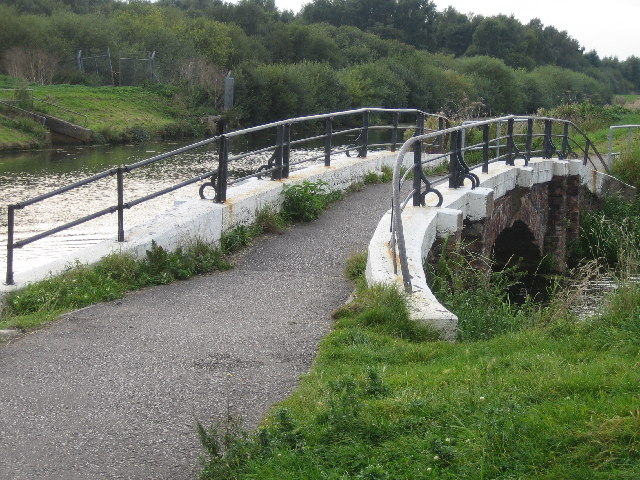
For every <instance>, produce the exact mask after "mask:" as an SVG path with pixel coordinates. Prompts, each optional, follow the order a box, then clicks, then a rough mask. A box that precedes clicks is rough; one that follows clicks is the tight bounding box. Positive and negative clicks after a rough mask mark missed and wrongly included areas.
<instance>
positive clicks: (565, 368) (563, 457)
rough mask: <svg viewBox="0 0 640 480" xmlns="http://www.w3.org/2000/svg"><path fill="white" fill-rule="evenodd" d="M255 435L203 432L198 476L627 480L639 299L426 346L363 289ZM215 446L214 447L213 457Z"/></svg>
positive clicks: (633, 458) (625, 294)
mask: <svg viewBox="0 0 640 480" xmlns="http://www.w3.org/2000/svg"><path fill="white" fill-rule="evenodd" d="M337 317H338V318H337V320H336V324H335V327H334V329H333V332H332V333H331V334H330V335H328V336H327V337H326V338H325V339H324V340H323V342H322V344H321V346H320V349H319V352H318V355H317V358H316V361H315V363H314V366H313V368H312V370H311V372H310V373H309V374H308V375H306V376H305V377H304V378H303V379H302V382H301V385H300V387H299V388H298V389H297V390H296V391H295V392H294V394H293V395H292V396H291V397H290V398H288V399H287V400H285V401H284V402H282V403H281V404H280V405H279V406H278V407H277V408H276V409H275V411H274V413H273V414H272V415H271V416H270V417H269V418H268V419H267V420H266V422H265V424H264V425H263V426H262V427H261V428H260V429H258V430H257V431H256V432H255V433H253V434H247V433H238V431H237V430H236V434H235V435H234V434H229V432H230V430H229V429H225V431H226V432H227V434H226V435H222V436H220V435H219V433H220V432H221V431H222V427H220V426H219V427H212V428H209V429H205V428H203V427H202V426H201V425H200V428H199V430H200V435H201V438H202V440H203V445H204V447H205V457H203V460H202V461H203V471H202V473H201V478H202V479H214V478H215V479H231V478H233V479H243V478H245V479H250V478H260V479H299V478H305V479H326V478H332V479H343V478H360V479H418V478H443V479H474V480H475V479H480V478H485V479H488V478H503V479H506V478H514V479H515V478H530V479H534V478H535V479H543V478H548V479H552V478H553V479H556V478H566V479H569V478H575V479H578V478H602V479H605V478H606V479H611V478H620V479H622V478H629V479H631V478H637V476H638V475H639V474H640V433H639V432H640V411H639V410H638V401H639V400H640V387H639V384H640V383H639V381H640V373H639V370H638V369H637V363H638V361H640V354H639V353H638V352H639V348H638V347H640V340H639V339H640V335H638V334H639V333H640V318H639V317H640V289H639V288H638V287H637V286H636V287H631V288H626V289H623V290H620V291H618V293H617V294H616V295H615V296H614V297H613V298H612V299H611V301H610V306H609V308H608V313H607V314H606V315H603V316H601V317H598V318H593V319H591V320H588V321H582V322H576V321H575V320H574V319H572V318H570V317H562V318H554V319H553V321H551V322H547V323H545V324H538V325H534V326H531V327H529V328H524V329H521V330H519V331H517V332H510V333H506V334H502V335H497V336H495V337H494V338H491V339H488V340H478V341H466V342H461V343H459V344H449V343H444V342H438V341H433V334H432V332H431V331H430V330H429V329H428V328H424V327H421V326H420V325H418V324H415V323H413V322H410V321H408V315H407V310H406V305H405V304H404V298H403V297H402V296H401V295H399V294H398V293H397V292H396V291H395V290H394V289H392V288H387V287H380V286H378V287H374V288H372V289H369V290H365V291H363V292H361V294H360V296H359V297H358V299H357V300H356V301H355V302H354V303H353V304H351V305H350V306H348V307H345V308H343V309H341V310H340V311H339V312H338V313H337ZM212 447H213V448H212Z"/></svg>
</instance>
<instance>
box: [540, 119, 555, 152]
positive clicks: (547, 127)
mask: <svg viewBox="0 0 640 480" xmlns="http://www.w3.org/2000/svg"><path fill="white" fill-rule="evenodd" d="M552 131H553V127H552V124H551V120H545V121H544V148H543V154H542V158H551V156H552V155H553V152H552V149H551V142H552V140H551V132H552Z"/></svg>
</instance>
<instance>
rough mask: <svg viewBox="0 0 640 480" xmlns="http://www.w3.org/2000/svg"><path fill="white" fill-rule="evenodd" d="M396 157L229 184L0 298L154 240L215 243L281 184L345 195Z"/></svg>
mask: <svg viewBox="0 0 640 480" xmlns="http://www.w3.org/2000/svg"><path fill="white" fill-rule="evenodd" d="M396 157H397V154H396V153H392V152H379V153H371V154H369V155H368V156H367V157H366V158H349V157H346V156H345V157H342V158H335V159H332V160H331V166H330V167H325V166H324V165H322V164H315V165H312V166H309V167H306V168H303V169H300V170H296V171H293V172H291V173H290V176H289V178H288V179H283V180H279V181H271V180H267V179H265V180H258V179H257V178H251V179H249V180H248V181H246V182H244V183H242V184H238V185H234V186H232V187H230V188H229V189H228V190H227V201H226V202H225V203H223V204H220V203H214V202H213V201H211V200H201V199H190V200H185V201H177V202H176V205H175V206H174V207H173V208H170V209H169V210H167V211H165V212H163V213H161V214H159V215H157V216H156V217H154V218H152V219H150V220H149V221H147V222H146V223H144V224H143V225H140V226H136V227H133V228H131V229H130V230H127V231H126V232H125V241H124V242H121V243H119V242H117V241H115V238H114V239H113V240H107V241H104V242H101V243H98V244H96V245H93V246H90V247H87V248H85V249H83V250H80V251H78V252H75V253H73V254H72V255H69V256H67V257H65V258H62V259H60V260H56V261H54V262H51V263H47V264H45V265H42V266H40V267H37V268H34V269H31V270H28V271H20V270H19V267H20V265H19V263H18V262H19V260H18V261H17V262H16V266H17V267H18V270H17V272H16V273H15V275H14V279H15V285H4V284H2V285H0V296H2V294H3V293H6V292H10V291H13V290H16V289H19V288H22V287H23V286H24V285H26V284H28V283H32V282H35V281H38V280H42V279H44V278H46V277H48V276H51V275H55V274H57V273H60V272H62V271H63V270H65V269H66V268H68V267H69V266H70V265H73V264H74V263H76V262H79V263H81V264H92V263H95V262H97V261H98V260H99V259H101V258H102V257H104V256H106V255H108V254H110V253H112V252H131V253H133V254H134V255H137V256H143V255H144V254H145V252H146V251H147V250H149V249H150V248H151V242H152V241H155V242H156V243H157V244H158V245H160V246H161V247H163V248H165V249H167V250H170V251H172V250H175V249H176V248H178V247H179V246H183V245H185V243H186V242H188V241H189V240H192V239H194V238H198V239H201V240H203V241H206V242H209V243H213V244H216V243H217V242H219V240H220V237H221V235H222V234H223V233H224V232H226V231H228V230H230V229H232V228H234V227H237V226H239V225H248V224H251V223H253V222H254V221H255V218H256V214H257V213H258V212H259V211H260V210H262V209H263V208H265V207H267V208H274V209H276V210H279V209H280V207H281V205H282V201H283V196H282V187H283V185H294V184H300V183H302V182H304V181H311V182H314V181H318V180H322V181H324V182H327V184H328V187H329V189H331V190H345V189H347V188H348V187H349V186H351V185H352V184H354V183H357V182H361V181H363V180H364V178H365V176H366V175H367V173H369V172H380V171H381V169H382V167H390V168H392V167H393V165H395V162H396ZM405 163H406V164H407V166H411V165H412V164H413V154H412V153H411V154H408V155H406V157H405Z"/></svg>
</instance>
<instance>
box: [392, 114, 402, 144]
mask: <svg viewBox="0 0 640 480" xmlns="http://www.w3.org/2000/svg"><path fill="white" fill-rule="evenodd" d="M399 118H400V113H398V112H395V113H394V114H393V130H392V131H391V151H392V152H395V151H396V147H397V146H398V121H399Z"/></svg>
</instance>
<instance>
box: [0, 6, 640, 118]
mask: <svg viewBox="0 0 640 480" xmlns="http://www.w3.org/2000/svg"><path fill="white" fill-rule="evenodd" d="M107 49H108V50H107ZM78 52H82V53H81V55H82V57H83V59H84V60H83V61H84V72H80V71H79V68H78V59H77V58H76V56H77V55H78ZM107 52H109V53H110V55H111V65H110V67H109V64H108V57H106V56H104V55H106V54H107ZM149 52H155V57H154V75H155V78H152V79H149V78H147V79H146V81H160V82H161V83H167V84H174V85H176V86H179V87H181V88H182V89H183V90H184V91H187V92H188V93H189V96H190V98H192V99H194V100H195V101H197V102H198V104H200V105H207V106H208V107H209V108H210V110H215V109H217V108H219V107H220V98H221V89H222V85H223V79H224V76H225V75H226V74H227V73H228V72H229V71H230V70H231V71H232V72H233V76H234V77H235V78H236V108H235V111H234V113H235V115H234V117H235V118H237V119H239V120H240V121H242V122H243V123H245V124H246V123H260V122H264V121H268V120H273V119H278V118H283V117H287V116H293V115H298V114H302V113H304V114H309V113H316V112H321V111H328V110H335V109H341V108H348V107H351V106H394V107H399V106H405V105H410V106H413V107H418V108H423V109H426V110H431V111H445V112H447V113H449V114H451V113H452V112H458V111H460V110H465V109H466V110H468V109H469V107H470V106H472V107H473V111H474V112H475V113H477V114H497V113H505V112H515V113H517V112H532V111H535V110H537V109H538V108H540V107H546V108H549V107H553V106H556V105H558V104H561V103H566V102H574V101H583V100H589V101H591V102H593V103H595V104H601V103H605V102H608V101H609V100H610V98H611V95H612V93H627V92H631V91H634V90H635V91H638V90H640V59H639V58H636V57H630V58H629V59H627V60H625V61H620V60H618V59H616V58H604V59H601V58H599V57H598V55H597V53H596V52H593V51H592V52H587V53H585V52H584V49H583V48H582V47H581V46H580V45H579V44H578V42H577V41H576V40H575V39H573V38H571V37H570V36H569V35H568V34H567V32H560V31H558V30H557V29H555V28H554V27H551V26H545V25H543V24H542V23H541V22H540V21H539V20H532V21H531V22H529V23H528V24H526V25H523V24H521V23H520V22H519V21H518V20H516V19H515V18H513V17H507V16H504V15H499V16H496V17H483V16H479V15H475V16H469V15H463V14H461V13H459V12H457V11H456V10H455V9H453V8H448V9H446V10H444V11H438V10H437V9H436V7H435V4H434V3H432V2H431V1H429V0H397V1H396V0H375V1H367V2H364V1H362V0H315V1H313V2H311V3H309V4H308V5H307V6H306V7H305V8H304V9H303V10H302V11H301V12H300V13H299V14H298V15H294V14H293V13H292V12H288V11H280V10H278V9H277V8H276V7H275V4H274V2H273V1H272V0H241V1H240V2H238V3H225V2H223V1H221V0H160V1H158V2H155V3H151V2H147V1H142V0H137V1H129V2H121V1H117V0H100V1H93V2H89V1H87V0H8V1H5V2H2V4H1V5H0V57H1V58H2V63H1V69H2V71H3V72H4V73H7V74H9V75H11V76H14V77H19V78H23V79H24V80H26V81H27V82H31V83H40V84H46V83H52V82H53V83H85V84H94V85H99V84H104V83H111V82H113V83H115V84H118V83H122V84H126V83H127V82H129V81H131V79H130V77H132V76H135V75H138V79H139V81H145V78H144V75H145V72H146V71H147V66H148V65H147V63H145V60H144V59H146V58H147V56H148V54H149ZM91 57H97V58H91ZM131 58H137V59H139V60H135V61H134V60H129V59H131ZM119 59H125V60H119ZM136 62H137V63H136ZM112 70H113V74H112V73H111V71H112ZM132 72H133V73H132ZM136 72H137V73H136ZM141 75H142V76H141ZM140 79H141V80H140Z"/></svg>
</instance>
